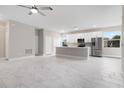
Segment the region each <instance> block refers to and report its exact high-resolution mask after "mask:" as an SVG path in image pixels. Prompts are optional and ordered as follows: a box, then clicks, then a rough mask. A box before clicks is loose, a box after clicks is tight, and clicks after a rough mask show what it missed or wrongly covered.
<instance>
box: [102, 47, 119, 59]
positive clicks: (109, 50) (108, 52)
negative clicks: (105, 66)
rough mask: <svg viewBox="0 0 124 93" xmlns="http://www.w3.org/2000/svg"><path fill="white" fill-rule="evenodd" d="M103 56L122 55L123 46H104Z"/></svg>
mask: <svg viewBox="0 0 124 93" xmlns="http://www.w3.org/2000/svg"><path fill="white" fill-rule="evenodd" d="M103 56H108V57H121V48H103Z"/></svg>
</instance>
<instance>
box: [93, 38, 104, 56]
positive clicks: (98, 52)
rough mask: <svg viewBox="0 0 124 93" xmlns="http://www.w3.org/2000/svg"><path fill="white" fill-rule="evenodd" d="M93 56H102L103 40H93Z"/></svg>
mask: <svg viewBox="0 0 124 93" xmlns="http://www.w3.org/2000/svg"><path fill="white" fill-rule="evenodd" d="M91 56H96V57H101V56H102V38H101V37H98V38H91Z"/></svg>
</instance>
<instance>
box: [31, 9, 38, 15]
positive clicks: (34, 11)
mask: <svg viewBox="0 0 124 93" xmlns="http://www.w3.org/2000/svg"><path fill="white" fill-rule="evenodd" d="M30 12H32V13H33V14H36V13H38V11H37V9H31V10H30Z"/></svg>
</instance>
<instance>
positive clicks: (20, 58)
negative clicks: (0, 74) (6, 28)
mask: <svg viewBox="0 0 124 93" xmlns="http://www.w3.org/2000/svg"><path fill="white" fill-rule="evenodd" d="M32 57H35V55H30V56H24V57H17V58H9V59H6V60H9V61H15V60H23V59H27V58H32Z"/></svg>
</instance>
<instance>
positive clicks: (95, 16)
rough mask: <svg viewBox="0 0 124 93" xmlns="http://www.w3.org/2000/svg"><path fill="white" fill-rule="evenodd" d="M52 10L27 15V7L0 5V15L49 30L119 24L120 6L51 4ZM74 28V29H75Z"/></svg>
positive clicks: (68, 29) (70, 29)
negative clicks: (42, 14)
mask: <svg viewBox="0 0 124 93" xmlns="http://www.w3.org/2000/svg"><path fill="white" fill-rule="evenodd" d="M51 7H52V8H53V9H54V10H53V11H43V12H44V13H45V14H46V15H47V16H41V15H39V14H34V15H31V16H29V15H28V12H29V10H28V9H25V8H22V7H19V6H15V5H11V6H10V5H9V6H8V5H6V6H5V5H4V6H2V5H1V6H0V15H2V16H3V17H6V18H8V19H12V20H16V21H19V22H22V23H25V24H29V25H33V26H36V27H39V28H45V29H49V30H51V31H72V30H74V27H77V28H79V29H87V28H92V27H106V26H115V25H121V16H122V6H111V5H109V6H93V5H92V6H91V5H90V6H86V5H85V6H84V5H80V6H79V5H71V6H70V5H69V6H60V5H58V6H51ZM77 28H76V29H77Z"/></svg>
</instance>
